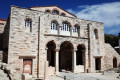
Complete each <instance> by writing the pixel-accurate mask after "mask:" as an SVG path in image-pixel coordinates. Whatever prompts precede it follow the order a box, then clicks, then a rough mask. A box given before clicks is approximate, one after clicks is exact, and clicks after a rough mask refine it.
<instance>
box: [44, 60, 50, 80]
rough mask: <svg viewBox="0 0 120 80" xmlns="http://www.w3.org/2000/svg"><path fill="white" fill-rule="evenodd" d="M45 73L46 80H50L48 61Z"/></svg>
mask: <svg viewBox="0 0 120 80" xmlns="http://www.w3.org/2000/svg"><path fill="white" fill-rule="evenodd" d="M44 67H45V73H44V80H49V69H48V61H45V66H44Z"/></svg>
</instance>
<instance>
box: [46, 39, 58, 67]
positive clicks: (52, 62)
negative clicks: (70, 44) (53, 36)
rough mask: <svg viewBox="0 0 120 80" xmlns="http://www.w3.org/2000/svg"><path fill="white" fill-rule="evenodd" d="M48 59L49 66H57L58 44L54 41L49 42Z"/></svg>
mask: <svg viewBox="0 0 120 80" xmlns="http://www.w3.org/2000/svg"><path fill="white" fill-rule="evenodd" d="M47 48H48V50H47V61H49V66H52V67H55V48H56V45H55V43H54V41H50V42H48V43H47Z"/></svg>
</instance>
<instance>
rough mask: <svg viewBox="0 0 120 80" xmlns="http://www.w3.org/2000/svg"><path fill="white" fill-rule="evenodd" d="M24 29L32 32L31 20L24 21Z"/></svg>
mask: <svg viewBox="0 0 120 80" xmlns="http://www.w3.org/2000/svg"><path fill="white" fill-rule="evenodd" d="M25 27H26V28H29V29H30V32H32V19H30V18H26V19H25Z"/></svg>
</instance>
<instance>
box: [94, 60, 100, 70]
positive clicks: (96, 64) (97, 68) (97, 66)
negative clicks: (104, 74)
mask: <svg viewBox="0 0 120 80" xmlns="http://www.w3.org/2000/svg"><path fill="white" fill-rule="evenodd" d="M95 67H96V70H101V58H95Z"/></svg>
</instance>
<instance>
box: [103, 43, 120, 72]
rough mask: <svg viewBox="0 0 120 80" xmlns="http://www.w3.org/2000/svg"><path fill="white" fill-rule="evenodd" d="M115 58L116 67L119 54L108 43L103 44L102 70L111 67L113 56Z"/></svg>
mask: <svg viewBox="0 0 120 80" xmlns="http://www.w3.org/2000/svg"><path fill="white" fill-rule="evenodd" d="M114 57H115V58H117V67H119V66H120V55H119V54H118V53H117V52H116V51H115V50H114V48H113V47H112V46H111V45H110V44H105V53H104V56H103V58H102V59H103V70H107V69H110V68H113V58H114Z"/></svg>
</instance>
